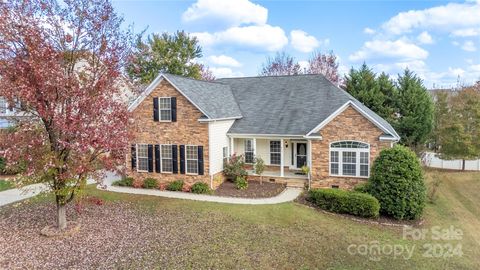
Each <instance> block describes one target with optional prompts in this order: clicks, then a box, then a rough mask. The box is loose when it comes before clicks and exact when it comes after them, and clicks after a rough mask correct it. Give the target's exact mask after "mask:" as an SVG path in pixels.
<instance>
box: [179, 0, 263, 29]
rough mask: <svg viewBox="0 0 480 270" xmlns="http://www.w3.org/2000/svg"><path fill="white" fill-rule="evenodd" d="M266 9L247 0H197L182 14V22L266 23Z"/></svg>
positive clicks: (233, 24)
mask: <svg viewBox="0 0 480 270" xmlns="http://www.w3.org/2000/svg"><path fill="white" fill-rule="evenodd" d="M267 17H268V10H267V9H266V8H264V7H262V6H261V5H258V4H254V3H252V2H250V1H248V0H236V1H225V0H198V1H197V2H196V3H194V4H193V5H191V6H190V7H189V8H188V9H187V10H186V11H185V12H184V13H183V15H182V20H183V21H184V22H194V21H199V20H212V21H215V22H217V23H218V21H222V22H225V23H227V24H228V25H229V26H239V25H241V24H250V23H252V24H257V25H263V24H266V23H267Z"/></svg>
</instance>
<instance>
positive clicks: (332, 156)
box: [330, 151, 338, 162]
mask: <svg viewBox="0 0 480 270" xmlns="http://www.w3.org/2000/svg"><path fill="white" fill-rule="evenodd" d="M330 162H338V151H332V152H330Z"/></svg>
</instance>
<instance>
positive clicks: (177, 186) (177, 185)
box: [167, 180, 183, 191]
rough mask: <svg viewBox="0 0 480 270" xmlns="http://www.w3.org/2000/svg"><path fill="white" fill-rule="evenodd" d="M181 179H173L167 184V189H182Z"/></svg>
mask: <svg viewBox="0 0 480 270" xmlns="http://www.w3.org/2000/svg"><path fill="white" fill-rule="evenodd" d="M182 188H183V180H175V181H173V182H171V183H169V184H168V185H167V190H170V191H182Z"/></svg>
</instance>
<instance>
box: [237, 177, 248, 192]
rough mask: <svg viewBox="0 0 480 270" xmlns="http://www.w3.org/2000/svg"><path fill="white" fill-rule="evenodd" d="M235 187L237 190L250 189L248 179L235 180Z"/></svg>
mask: <svg viewBox="0 0 480 270" xmlns="http://www.w3.org/2000/svg"><path fill="white" fill-rule="evenodd" d="M235 187H236V188H237V189H247V188H248V181H247V178H246V177H242V176H239V177H237V178H235Z"/></svg>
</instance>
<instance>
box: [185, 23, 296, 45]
mask: <svg viewBox="0 0 480 270" xmlns="http://www.w3.org/2000/svg"><path fill="white" fill-rule="evenodd" d="M192 35H193V36H196V37H197V38H198V40H199V41H200V43H201V45H202V46H204V47H207V46H214V45H218V44H232V45H237V46H241V47H249V48H254V49H261V50H267V51H277V50H280V49H282V48H283V47H284V46H285V45H287V43H288V38H287V36H286V35H285V31H283V29H282V28H280V27H278V26H271V25H268V24H266V25H251V26H243V27H232V28H228V29H227V30H225V31H220V32H215V33H208V32H202V33H192Z"/></svg>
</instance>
